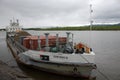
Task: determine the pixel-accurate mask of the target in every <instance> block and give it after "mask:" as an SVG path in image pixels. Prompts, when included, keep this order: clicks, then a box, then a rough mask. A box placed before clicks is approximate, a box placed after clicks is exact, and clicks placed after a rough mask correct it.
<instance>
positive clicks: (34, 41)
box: [30, 37, 38, 50]
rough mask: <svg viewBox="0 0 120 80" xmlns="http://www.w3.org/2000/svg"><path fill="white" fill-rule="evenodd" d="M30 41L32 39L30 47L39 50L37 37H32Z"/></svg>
mask: <svg viewBox="0 0 120 80" xmlns="http://www.w3.org/2000/svg"><path fill="white" fill-rule="evenodd" d="M30 41H31V45H30V46H31V47H30V49H32V50H37V48H38V39H37V38H33V37H32V38H31V39H30Z"/></svg>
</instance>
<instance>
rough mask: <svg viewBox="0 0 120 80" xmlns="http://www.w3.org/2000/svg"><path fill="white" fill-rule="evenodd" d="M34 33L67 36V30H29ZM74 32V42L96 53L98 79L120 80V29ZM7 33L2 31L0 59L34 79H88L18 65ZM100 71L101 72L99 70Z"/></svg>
mask: <svg viewBox="0 0 120 80" xmlns="http://www.w3.org/2000/svg"><path fill="white" fill-rule="evenodd" d="M28 32H29V33H31V34H32V35H41V34H44V33H46V32H49V33H50V34H54V35H55V33H59V34H60V36H66V33H65V32H66V31H28ZM69 32H72V33H73V34H74V42H79V41H81V42H83V43H85V44H88V45H90V46H91V47H92V49H93V51H94V52H95V53H96V57H95V62H96V64H97V71H96V80H107V79H106V77H107V78H109V80H120V31H91V32H89V31H69ZM5 37H6V33H5V32H4V31H1V32H0V60H2V61H3V62H5V63H7V64H8V65H9V66H14V68H15V69H18V70H20V71H22V72H24V73H25V74H26V75H28V76H30V77H32V78H33V79H34V80H88V79H81V78H72V77H65V76H60V75H54V74H50V73H46V72H42V71H38V70H35V69H32V68H28V67H25V66H18V64H17V63H16V61H15V59H14V58H13V56H12V54H11V52H10V50H9V48H8V47H7V45H6V42H5ZM98 71H100V72H101V73H102V74H101V73H100V72H98Z"/></svg>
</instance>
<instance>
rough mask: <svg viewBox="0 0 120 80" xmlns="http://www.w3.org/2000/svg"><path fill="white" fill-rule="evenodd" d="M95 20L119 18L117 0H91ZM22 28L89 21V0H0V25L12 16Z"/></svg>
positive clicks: (114, 19)
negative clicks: (18, 21) (18, 20)
mask: <svg viewBox="0 0 120 80" xmlns="http://www.w3.org/2000/svg"><path fill="white" fill-rule="evenodd" d="M92 3H93V9H94V13H93V19H94V20H95V22H96V23H99V22H104V21H106V20H107V22H108V23H111V22H115V21H117V22H118V21H119V20H120V17H119V14H120V6H119V3H120V1H119V0H111V1H110V0H92ZM13 17H14V18H18V19H20V22H21V24H22V25H23V26H25V27H33V26H65V25H84V24H89V0H0V26H6V25H8V23H9V20H10V19H12V18H13Z"/></svg>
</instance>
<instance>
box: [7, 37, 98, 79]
mask: <svg viewBox="0 0 120 80" xmlns="http://www.w3.org/2000/svg"><path fill="white" fill-rule="evenodd" d="M6 42H7V45H8V47H9V48H10V50H11V52H12V54H13V56H14V58H15V59H16V61H17V62H19V63H22V64H24V65H27V66H30V67H33V68H36V69H39V70H42V71H46V72H50V73H55V74H60V75H66V76H73V77H84V78H89V77H92V78H94V77H95V76H91V74H92V71H93V70H95V68H96V66H95V64H93V63H85V64H83V63H81V64H72V63H71V64H63V63H53V62H44V61H37V60H33V59H31V58H29V57H27V56H26V55H24V54H22V52H21V53H20V52H18V50H17V48H16V46H15V45H14V43H13V42H12V41H11V40H10V38H7V39H6Z"/></svg>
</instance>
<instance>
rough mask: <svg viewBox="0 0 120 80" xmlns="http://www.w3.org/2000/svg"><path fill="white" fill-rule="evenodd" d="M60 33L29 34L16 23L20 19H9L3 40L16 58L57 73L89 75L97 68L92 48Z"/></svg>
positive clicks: (31, 65) (20, 61)
mask: <svg viewBox="0 0 120 80" xmlns="http://www.w3.org/2000/svg"><path fill="white" fill-rule="evenodd" d="M70 35H72V36H73V34H71V33H70V32H66V36H65V37H63V36H59V34H55V35H50V33H44V35H40V36H39V35H31V34H30V33H28V32H27V31H25V30H23V29H22V28H21V26H20V25H19V20H16V21H12V20H10V25H9V26H7V27H6V42H7V45H8V47H9V48H10V50H11V52H12V54H13V56H14V58H15V59H16V61H17V62H19V63H22V64H24V65H27V66H30V67H33V68H36V69H39V70H42V71H46V72H50V73H55V74H59V75H66V76H73V77H86V78H89V77H91V74H92V72H93V71H94V70H95V69H96V64H95V62H94V58H95V53H94V52H93V51H92V48H90V47H88V46H86V45H85V44H83V43H81V42H79V43H75V42H73V39H72V40H70V39H71V38H70Z"/></svg>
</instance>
